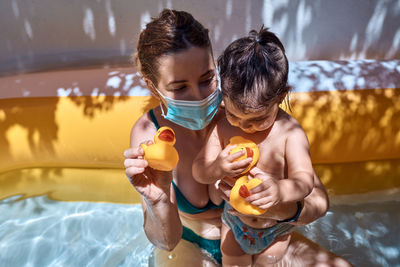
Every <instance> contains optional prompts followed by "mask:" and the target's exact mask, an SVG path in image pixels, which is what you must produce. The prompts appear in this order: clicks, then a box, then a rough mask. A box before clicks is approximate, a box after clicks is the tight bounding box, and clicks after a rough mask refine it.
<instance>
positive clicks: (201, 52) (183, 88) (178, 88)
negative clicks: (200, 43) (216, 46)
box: [157, 47, 217, 101]
mask: <svg viewBox="0 0 400 267" xmlns="http://www.w3.org/2000/svg"><path fill="white" fill-rule="evenodd" d="M158 72H159V79H158V80H159V82H158V85H157V89H158V90H159V91H160V92H161V93H162V94H163V95H164V96H166V97H169V98H173V99H176V100H188V101H195V100H202V99H204V98H206V97H207V96H209V95H210V94H211V93H212V92H214V91H215V90H216V88H217V76H216V69H215V64H214V60H213V57H212V55H211V52H210V50H209V49H208V48H199V47H191V48H189V49H187V50H185V51H182V52H179V53H175V54H172V55H168V56H163V57H162V58H161V59H160V60H159V69H158Z"/></svg>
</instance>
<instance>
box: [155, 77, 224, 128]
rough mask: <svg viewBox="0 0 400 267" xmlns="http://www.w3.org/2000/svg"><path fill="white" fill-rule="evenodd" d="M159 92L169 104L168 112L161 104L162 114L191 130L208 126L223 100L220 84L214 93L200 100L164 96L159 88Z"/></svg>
mask: <svg viewBox="0 0 400 267" xmlns="http://www.w3.org/2000/svg"><path fill="white" fill-rule="evenodd" d="M218 85H219V83H218ZM156 90H157V89H156ZM157 92H158V93H159V94H160V96H161V97H163V98H164V100H165V102H166V103H167V105H168V110H167V114H165V113H164V109H163V107H162V104H160V107H161V113H162V116H163V117H164V118H165V119H167V120H169V121H171V122H173V123H176V124H178V125H180V126H182V127H185V128H187V129H191V130H201V129H203V128H204V127H206V126H207V125H208V124H209V123H210V122H211V120H212V119H213V118H214V115H215V114H216V113H217V111H218V107H219V105H220V104H221V101H222V93H221V90H220V88H219V86H218V87H217V89H216V90H215V91H214V92H213V93H211V94H210V95H209V96H207V97H206V98H204V99H202V100H199V101H186V100H176V99H172V98H169V97H166V96H164V95H163V94H161V93H160V91H159V90H157Z"/></svg>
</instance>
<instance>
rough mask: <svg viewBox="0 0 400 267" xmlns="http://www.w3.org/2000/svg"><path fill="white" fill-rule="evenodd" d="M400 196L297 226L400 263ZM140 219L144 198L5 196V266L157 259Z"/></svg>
mask: <svg viewBox="0 0 400 267" xmlns="http://www.w3.org/2000/svg"><path fill="white" fill-rule="evenodd" d="M399 204H400V201H386V202H380V203H373V204H357V205H334V206H332V207H331V209H330V211H329V212H328V213H327V215H326V216H325V217H323V218H321V219H319V220H317V221H316V222H314V223H312V224H310V225H307V226H306V227H300V228H299V229H298V231H300V232H302V233H304V234H305V235H306V236H308V237H309V238H310V239H312V240H314V241H315V242H317V243H318V244H320V245H322V246H323V247H325V248H327V249H329V250H330V251H332V252H334V253H337V254H338V255H340V256H342V257H343V258H345V259H347V260H348V261H350V262H351V263H352V264H354V265H355V266H400V255H399V251H400V242H399V237H400V228H399V227H398V226H397V224H398V222H400V213H399V212H398V210H399V209H398V208H399ZM142 225H143V216H142V211H141V207H140V205H138V204H137V205H126V204H111V203H97V202H62V201H53V200H50V199H48V198H47V197H46V196H39V197H33V198H28V199H24V200H18V197H17V196H15V197H11V198H7V199H4V200H2V201H1V202H0V266H96V267H97V266H151V265H152V264H151V262H152V259H151V255H152V250H153V247H152V245H151V244H150V243H149V241H148V240H147V239H146V236H145V234H144V232H143V227H142ZM149 263H150V264H149Z"/></svg>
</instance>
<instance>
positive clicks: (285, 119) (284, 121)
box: [276, 108, 304, 131]
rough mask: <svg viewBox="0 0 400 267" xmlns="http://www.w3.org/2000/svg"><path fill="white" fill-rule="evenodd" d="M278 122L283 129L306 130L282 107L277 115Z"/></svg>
mask: <svg viewBox="0 0 400 267" xmlns="http://www.w3.org/2000/svg"><path fill="white" fill-rule="evenodd" d="M276 122H277V123H278V125H279V127H280V128H282V129H287V130H288V129H298V130H301V131H304V130H303V127H302V126H301V125H300V123H299V122H298V121H297V120H296V119H295V118H294V117H293V116H291V115H290V114H288V113H287V112H286V111H284V110H283V109H281V108H280V109H279V112H278V115H277V117H276Z"/></svg>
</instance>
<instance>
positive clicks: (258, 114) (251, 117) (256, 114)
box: [224, 97, 279, 133]
mask: <svg viewBox="0 0 400 267" xmlns="http://www.w3.org/2000/svg"><path fill="white" fill-rule="evenodd" d="M224 103H225V113H226V118H227V119H228V121H229V123H230V124H231V125H232V126H235V127H239V128H240V129H242V130H243V131H244V132H246V133H255V132H259V131H265V130H267V129H269V128H271V127H272V125H273V124H274V122H275V119H276V116H277V114H278V111H279V105H278V104H277V103H276V104H271V105H270V106H269V107H267V108H263V109H261V110H260V111H257V110H255V111H252V112H250V113H244V112H242V111H241V110H240V109H238V108H237V107H236V106H235V105H234V104H233V103H232V101H231V100H230V99H229V98H227V97H224Z"/></svg>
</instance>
